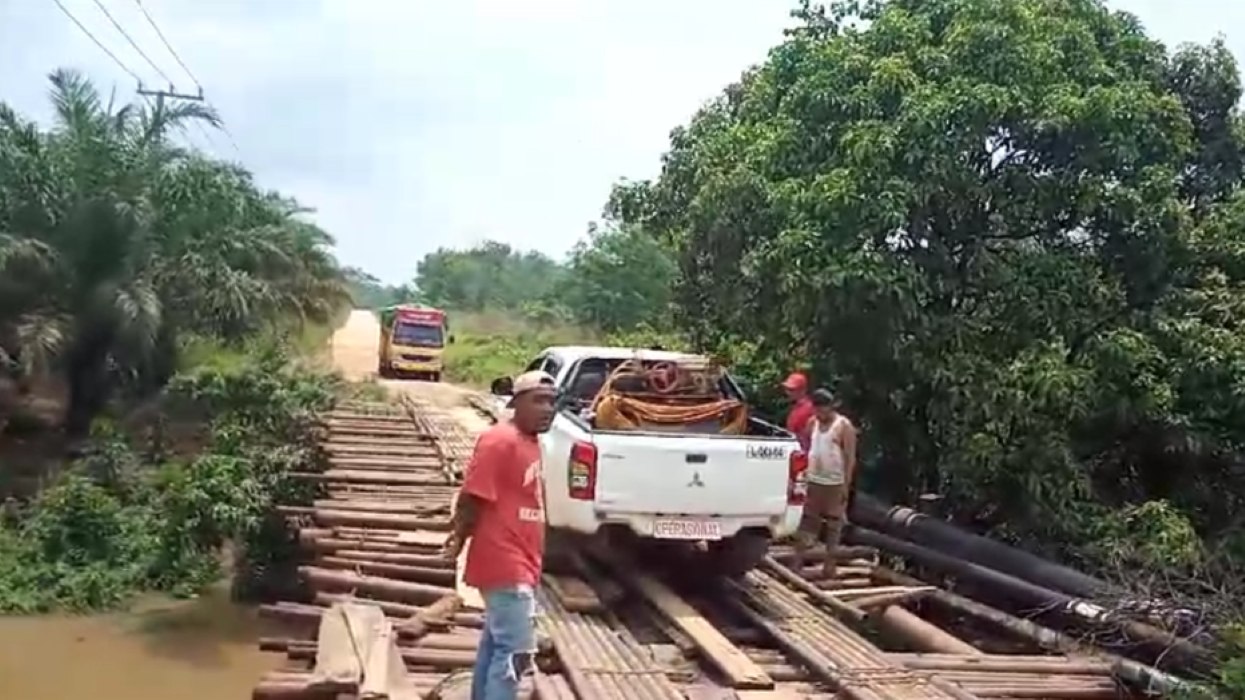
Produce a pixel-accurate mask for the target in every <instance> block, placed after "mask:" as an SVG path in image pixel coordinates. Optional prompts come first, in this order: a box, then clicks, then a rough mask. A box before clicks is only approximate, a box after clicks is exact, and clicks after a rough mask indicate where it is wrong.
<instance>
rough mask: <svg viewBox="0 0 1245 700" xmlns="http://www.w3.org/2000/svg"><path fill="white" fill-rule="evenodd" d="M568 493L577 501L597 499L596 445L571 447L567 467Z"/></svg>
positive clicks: (584, 443)
mask: <svg viewBox="0 0 1245 700" xmlns="http://www.w3.org/2000/svg"><path fill="white" fill-rule="evenodd" d="M566 492H567V495H569V496H570V497H571V498H573V499H574V500H576V501H591V500H593V499H595V498H596V496H597V446H596V445H593V444H592V443H590V442H577V443H575V444H574V445H571V460H570V462H568V463H567V465H566Z"/></svg>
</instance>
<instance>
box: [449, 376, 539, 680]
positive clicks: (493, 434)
mask: <svg viewBox="0 0 1245 700" xmlns="http://www.w3.org/2000/svg"><path fill="white" fill-rule="evenodd" d="M556 395H557V391H556V389H555V388H554V380H553V377H551V376H549V375H548V374H546V373H544V372H539V371H537V372H527V373H525V374H522V375H520V376H518V377H517V378H516V379H515V380H514V388H513V389H512V393H511V396H512V398H511V400H510V404H509V407H510V408H513V409H514V417H513V418H511V419H510V420H509V421H505V422H501V423H498V424H497V425H494V426H493V427H491V428H489V429H488V430H486V431H485V432H484V433H482V434H481V435H480V437H479V439H477V440H476V446H475V452H474V453H473V454H472V455H471V463H470V464H469V465H468V466H467V473H466V477H465V479H464V481H463V485H462V488H461V489H460V490H459V493H458V502H457V503H456V504H455V509H454V531H453V533H452V534H451V535H450V538H449V540H448V541H447V542H446V546H445V556H447V557H450V558H455V559H456V558H457V557H458V553H459V551H460V550H461V549H462V546H463V543H464V542H466V541H467V540H468V539H470V540H471V544H470V545H469V546H468V547H467V563H466V565H465V566H464V567H463V582H464V583H466V584H467V585H468V586H471V587H473V588H475V589H477V590H479V591H480V595H481V596H482V597H483V598H484V633H483V635H482V636H481V637H480V646H479V648H478V650H477V652H476V663H475V671H474V673H473V675H472V680H471V697H472V700H515V699H516V698H518V696H519V695H518V693H519V679H520V678H522V677H523V675H524V673H526V672H527V671H528V670H530V669H531V667H532V657H533V655H534V654H535V652H536V630H535V621H534V619H533V618H534V617H535V614H536V586H538V585H539V584H540V568H541V559H542V557H543V556H544V552H545V507H544V491H543V489H544V483H543V481H542V479H541V476H542V473H541V454H540V442H539V441H538V437H537V436H539V435H540V434H541V433H543V432H545V431H547V430H549V424H550V423H552V422H553V414H554V398H555V397H556Z"/></svg>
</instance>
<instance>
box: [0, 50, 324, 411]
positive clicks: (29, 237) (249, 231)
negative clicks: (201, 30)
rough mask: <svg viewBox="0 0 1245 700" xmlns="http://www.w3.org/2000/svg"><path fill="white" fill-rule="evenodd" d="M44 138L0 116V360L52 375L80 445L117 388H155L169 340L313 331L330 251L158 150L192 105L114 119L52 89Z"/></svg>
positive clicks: (240, 177)
mask: <svg viewBox="0 0 1245 700" xmlns="http://www.w3.org/2000/svg"><path fill="white" fill-rule="evenodd" d="M51 84H52V91H51V97H52V102H53V105H54V107H55V112H56V117H57V121H56V124H55V126H54V127H53V128H52V129H50V130H47V131H44V130H41V129H40V128H39V127H38V126H37V125H36V124H34V123H33V122H30V121H27V120H24V119H22V118H21V117H20V116H19V115H17V114H16V113H15V112H14V111H13V110H12V109H11V108H9V107H7V106H2V105H0V272H2V274H0V348H2V349H3V350H2V352H0V356H2V357H3V358H4V359H5V361H6V363H7V364H9V365H11V366H15V367H18V368H25V369H26V370H33V369H35V368H36V367H38V366H40V365H42V366H43V367H44V368H46V369H49V370H53V371H60V372H62V373H63V374H64V376H65V378H66V380H67V383H68V386H69V393H70V401H69V405H68V408H67V415H66V427H67V428H68V429H69V430H70V431H71V432H73V433H77V434H81V433H84V432H85V430H86V428H87V426H88V424H89V422H90V420H91V418H92V417H93V416H94V415H95V414H96V413H97V412H98V411H99V410H100V409H101V408H102V407H103V406H104V405H105V403H106V402H107V401H108V399H109V397H110V396H111V394H112V392H113V391H114V390H115V388H117V387H118V386H123V385H126V384H133V385H136V386H139V387H148V388H154V387H157V386H160V385H162V384H163V382H164V381H166V380H167V378H168V376H169V375H170V374H171V372H172V368H173V366H174V365H175V358H176V352H177V348H178V338H179V337H180V335H181V334H183V333H197V334H203V335H210V336H214V337H219V338H222V339H226V340H234V339H240V338H242V337H245V336H246V335H248V334H250V333H253V332H254V331H256V330H258V329H260V328H263V327H266V326H272V325H274V324H280V323H287V322H288V321H289V319H291V318H294V319H299V320H314V321H323V320H327V319H328V318H329V316H330V315H331V313H332V311H333V310H334V309H335V308H337V307H338V306H339V305H340V304H341V303H342V302H343V301H344V300H345V298H346V297H345V294H346V290H345V287H344V284H343V280H342V276H341V273H340V270H339V269H338V266H337V263H336V260H335V259H334V258H333V256H332V255H331V253H330V252H329V249H328V247H329V245H331V243H332V239H331V238H330V237H329V236H328V235H327V234H326V233H325V232H323V231H321V230H320V229H319V228H317V227H316V226H314V225H313V224H311V223H309V222H308V221H306V220H305V219H303V218H302V215H303V214H305V213H306V211H305V210H304V209H302V208H301V207H299V206H298V205H297V204H296V203H295V202H292V201H291V200H288V199H286V198H283V197H281V196H279V195H277V194H275V193H270V192H265V191H263V190H261V189H259V188H258V187H257V186H256V185H255V183H254V182H253V181H252V179H251V176H250V174H249V173H247V172H246V171H244V170H242V169H241V168H240V167H238V166H235V165H231V164H227V163H222V162H218V161H213V160H210V159H208V158H206V157H204V156H202V155H200V154H198V153H194V152H188V151H186V150H184V149H181V148H178V147H176V146H174V145H173V144H172V142H171V141H170V140H169V137H170V136H171V135H172V134H174V133H176V132H177V131H178V130H180V129H182V128H185V127H186V126H187V125H188V124H189V123H191V122H194V121H198V122H203V123H206V124H208V125H218V124H219V120H218V118H217V116H216V115H215V113H213V112H212V111H211V110H210V109H208V108H206V107H204V106H203V105H201V104H199V103H193V102H188V103H181V104H177V105H172V104H168V103H165V102H162V101H159V102H156V103H155V104H154V105H150V106H146V105H117V104H114V103H112V102H105V101H104V100H103V99H102V98H101V96H100V94H99V92H98V90H96V88H95V87H94V86H93V85H92V84H91V83H90V82H89V81H88V80H87V79H86V78H84V77H82V76H81V75H79V74H77V73H74V72H72V71H65V70H61V71H57V72H55V73H53V74H52V75H51Z"/></svg>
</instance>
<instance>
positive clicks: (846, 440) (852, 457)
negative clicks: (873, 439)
mask: <svg viewBox="0 0 1245 700" xmlns="http://www.w3.org/2000/svg"><path fill="white" fill-rule="evenodd" d="M843 461H844V462H845V464H844V466H845V467H846V470H847V474H846V476H847V485H848V486H851V485H852V482H853V481H854V480H855V479H856V426H854V425H849V426H848V428H847V430H846V431H844V432H843Z"/></svg>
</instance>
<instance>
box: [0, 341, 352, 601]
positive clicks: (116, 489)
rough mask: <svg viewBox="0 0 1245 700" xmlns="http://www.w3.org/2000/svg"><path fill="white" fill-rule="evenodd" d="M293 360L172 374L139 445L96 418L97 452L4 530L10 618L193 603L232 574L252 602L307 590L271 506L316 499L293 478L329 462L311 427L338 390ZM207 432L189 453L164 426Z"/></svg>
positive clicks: (1, 580)
mask: <svg viewBox="0 0 1245 700" xmlns="http://www.w3.org/2000/svg"><path fill="white" fill-rule="evenodd" d="M289 360H290V358H289V357H287V356H285V355H284V354H283V353H282V352H280V351H278V350H276V349H268V350H266V351H264V352H262V353H260V354H258V355H257V356H255V357H254V358H253V359H251V360H250V361H248V362H246V363H245V364H243V365H240V366H236V365H235V366H230V367H228V368H224V369H222V368H219V367H214V366H208V367H203V368H198V369H194V370H190V371H187V372H186V373H182V374H178V375H176V376H175V378H174V381H173V383H172V385H171V386H170V387H169V390H168V392H167V395H166V397H165V401H164V402H163V404H162V406H161V412H160V415H159V418H158V421H157V422H156V423H155V425H153V426H152V427H153V429H152V430H150V431H148V432H146V433H145V435H144V437H143V438H142V439H141V440H139V439H135V438H133V437H128V435H129V434H130V433H129V432H128V431H123V430H122V429H121V426H119V425H117V424H115V423H112V422H106V421H97V422H96V424H95V426H94V429H93V433H94V434H93V435H92V437H93V440H92V447H91V449H90V450H89V451H88V452H87V454H86V455H84V456H83V457H82V458H80V459H79V460H77V461H76V462H74V463H73V464H72V465H70V467H69V468H68V470H67V471H66V472H65V473H64V474H62V475H61V476H60V478H59V479H58V480H57V481H56V482H55V483H54V485H52V486H51V487H50V488H48V489H46V490H45V491H43V492H42V493H41V494H39V495H38V496H37V498H35V499H34V500H33V501H31V502H30V503H29V504H27V505H25V506H23V507H20V508H18V509H16V510H13V511H10V512H8V513H7V514H6V519H5V520H4V521H3V522H0V612H37V611H44V610H49V609H54V608H67V609H72V610H89V609H100V608H107V607H113V606H116V605H120V604H123V603H125V602H126V601H127V600H129V598H130V597H131V596H133V595H134V594H135V593H138V592H141V591H163V592H168V593H171V594H174V595H189V594H193V593H197V592H199V591H200V590H202V589H203V588H205V587H206V586H208V585H210V584H212V583H214V582H216V581H218V580H219V579H220V577H221V575H222V573H224V572H225V571H226V570H228V569H230V568H232V569H233V572H234V574H235V578H234V586H235V591H236V592H237V593H238V594H240V595H242V596H245V597H253V596H264V597H269V596H271V595H272V594H273V593H274V592H275V590H276V589H275V588H274V587H279V586H289V585H290V584H291V582H294V581H297V578H298V577H297V575H296V572H295V571H294V570H293V569H292V568H291V567H292V566H293V565H294V564H295V550H296V543H295V541H294V540H293V538H292V535H291V532H290V530H289V529H288V528H287V527H286V523H285V521H284V518H283V517H282V516H281V515H279V514H277V513H276V512H275V511H274V510H273V508H272V506H273V505H274V504H275V503H277V502H281V503H285V504H289V503H297V502H300V501H303V500H306V499H307V498H309V497H310V496H311V493H310V492H309V491H308V485H307V483H306V482H298V481H295V480H293V479H292V478H291V477H290V472H291V471H292V470H294V469H295V468H296V467H300V466H302V467H304V468H306V467H307V465H310V464H312V463H314V462H315V461H316V460H317V459H319V454H318V452H317V450H316V447H315V445H316V442H315V439H314V438H315V436H314V428H315V423H314V417H315V414H316V412H318V411H321V410H324V409H326V408H328V407H329V406H330V405H331V403H332V401H333V396H334V389H335V386H334V381H335V380H333V379H332V378H331V377H328V376H323V375H313V374H307V373H305V372H302V371H299V370H297V369H292V365H291V363H290V361H289ZM203 423H206V425H207V429H206V435H204V436H197V435H196V436H186V435H181V436H180V437H181V439H182V440H186V439H187V438H188V437H194V438H197V439H195V440H193V442H195V443H199V442H202V443H205V447H204V448H203V449H202V450H201V451H197V453H196V454H189V455H187V454H179V452H178V450H177V449H176V448H177V444H176V443H177V441H176V440H173V439H171V438H172V437H174V435H173V434H171V432H173V433H175V432H176V431H175V430H173V431H171V432H170V430H169V429H168V428H167V426H173V427H176V426H179V425H180V426H185V425H200V424H203ZM198 438H201V439H198ZM226 544H231V545H232V550H233V554H234V561H227V560H226V559H225V555H224V554H223V550H222V548H223V547H224V546H225V545H226Z"/></svg>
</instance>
